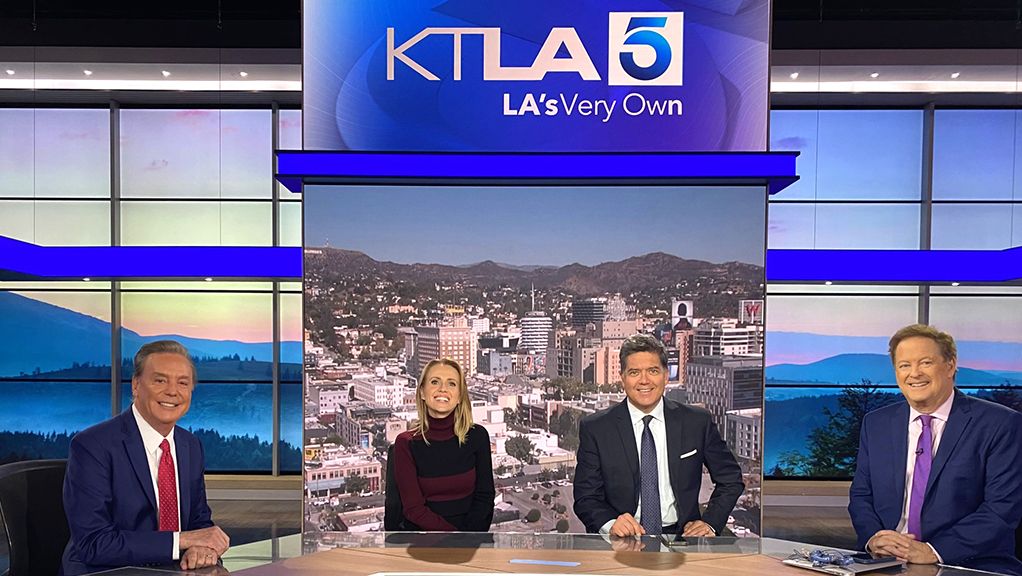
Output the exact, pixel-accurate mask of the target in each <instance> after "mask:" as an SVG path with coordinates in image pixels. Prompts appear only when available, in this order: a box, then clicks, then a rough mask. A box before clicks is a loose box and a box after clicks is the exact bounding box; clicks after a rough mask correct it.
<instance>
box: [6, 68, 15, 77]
mask: <svg viewBox="0 0 1022 576" xmlns="http://www.w3.org/2000/svg"><path fill="white" fill-rule="evenodd" d="M6 72H7V75H8V76H14V70H11V69H10V68H8V69H7V70H6Z"/></svg>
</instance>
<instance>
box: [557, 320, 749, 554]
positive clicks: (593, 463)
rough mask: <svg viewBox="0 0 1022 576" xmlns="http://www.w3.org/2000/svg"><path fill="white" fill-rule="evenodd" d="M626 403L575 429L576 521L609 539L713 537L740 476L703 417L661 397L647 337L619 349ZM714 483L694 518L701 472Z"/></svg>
mask: <svg viewBox="0 0 1022 576" xmlns="http://www.w3.org/2000/svg"><path fill="white" fill-rule="evenodd" d="M619 358H620V364H621V385H622V387H623V388H624V390H625V395H626V396H627V399H626V400H625V401H623V402H621V403H620V404H617V405H616V406H613V407H611V408H609V409H607V410H604V411H602V412H599V413H597V414H592V415H590V416H587V417H585V418H583V419H582V421H581V422H580V423H579V447H578V451H577V454H576V458H577V463H576V467H575V483H574V493H575V506H574V510H575V514H576V515H577V516H578V517H579V519H580V520H581V521H582V523H583V524H584V525H585V527H586V530H587V531H588V532H593V533H596V532H599V533H602V534H611V535H613V536H620V537H625V536H638V535H641V534H661V533H680V534H682V535H684V536H713V535H715V534H719V533H720V532H721V531H722V530H723V529H724V525H725V524H726V523H727V518H728V516H729V515H730V514H731V511H732V509H733V508H734V505H735V502H737V501H738V497H739V496H740V495H741V494H742V490H744V489H745V484H744V483H743V482H742V471H741V468H740V467H739V466H738V463H737V462H736V461H735V458H734V455H733V454H732V453H731V450H730V449H728V447H727V445H726V444H725V443H724V441H723V440H722V439H721V437H720V433H719V432H718V431H717V427H716V426H715V425H714V424H713V420H712V419H711V417H710V414H709V412H707V411H706V410H703V409H701V408H696V407H694V406H686V405H684V404H679V403H677V402H674V401H672V400H668V399H666V398H664V397H663V395H664V388H665V387H666V385H667V352H666V350H664V347H663V345H662V344H661V343H660V342H659V341H658V340H657V339H656V338H653V337H652V336H650V335H648V334H637V335H634V336H631V337H629V338H628V339H626V340H625V342H624V343H623V344H622V345H621V353H620V357H619ZM704 465H705V466H706V468H707V469H708V470H709V471H710V478H711V479H712V480H713V482H714V490H713V494H712V495H711V496H710V501H709V502H708V503H707V505H706V510H705V511H703V512H702V513H700V511H699V501H698V498H699V486H700V483H701V481H702V472H703V466H704Z"/></svg>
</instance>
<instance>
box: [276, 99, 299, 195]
mask: <svg viewBox="0 0 1022 576" xmlns="http://www.w3.org/2000/svg"><path fill="white" fill-rule="evenodd" d="M277 119H278V126H279V132H278V144H277V148H278V149H279V150H301V149H302V111H301V110H280V111H278V115H277ZM277 190H278V191H279V194H280V198H281V199H285V200H289V199H301V197H302V195H301V194H294V193H293V192H291V191H290V190H288V189H287V188H284V187H283V186H281V185H280V184H277Z"/></svg>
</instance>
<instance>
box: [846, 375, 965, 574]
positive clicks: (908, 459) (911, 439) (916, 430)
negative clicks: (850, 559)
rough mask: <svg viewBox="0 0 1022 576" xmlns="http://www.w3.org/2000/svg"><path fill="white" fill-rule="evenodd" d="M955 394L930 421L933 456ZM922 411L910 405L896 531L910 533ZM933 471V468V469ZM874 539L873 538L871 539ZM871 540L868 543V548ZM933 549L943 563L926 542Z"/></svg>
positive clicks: (934, 412)
mask: <svg viewBox="0 0 1022 576" xmlns="http://www.w3.org/2000/svg"><path fill="white" fill-rule="evenodd" d="M954 399H955V394H954V392H953V391H952V392H951V395H950V396H948V399H947V400H945V401H944V403H943V404H941V405H940V406H938V407H937V409H936V410H934V411H933V413H932V414H930V416H933V420H931V421H930V432H931V433H932V434H933V454H932V458H936V457H937V449H938V448H939V447H940V438H941V436H943V435H944V426H946V425H947V419H948V416H950V415H951V405H952V404H953V403H954ZM921 415H922V412H920V411H918V410H916V409H915V408H913V407H912V406H911V405H909V407H908V454H907V455H906V456H905V497H904V499H903V502H905V505H904V506H903V507H902V509H901V520H899V521H898V528H897V530H896V532H900V533H902V534H908V510H909V506H910V505H911V504H912V502H911V500H912V476H913V475H914V474H915V471H916V448H918V446H919V434H921V433H922V431H923V422H922V420H920V419H919V416H921ZM931 473H932V469H931ZM916 538H918V539H922V535H921V534H916ZM870 540H872V538H871V539H870ZM869 544H870V543H869V542H867V543H866V548H867V549H868V548H869V547H870V546H869ZM926 545H927V546H929V547H930V550H933V555H934V556H936V557H937V562H940V563H943V562H944V559H943V558H941V557H940V554H939V553H938V552H937V549H936V548H934V547H933V545H932V544H930V543H929V542H927V543H926Z"/></svg>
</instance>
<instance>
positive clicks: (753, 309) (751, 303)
mask: <svg viewBox="0 0 1022 576" xmlns="http://www.w3.org/2000/svg"><path fill="white" fill-rule="evenodd" d="M738 322H739V323H741V324H762V323H763V300H762V299H759V300H739V301H738Z"/></svg>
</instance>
